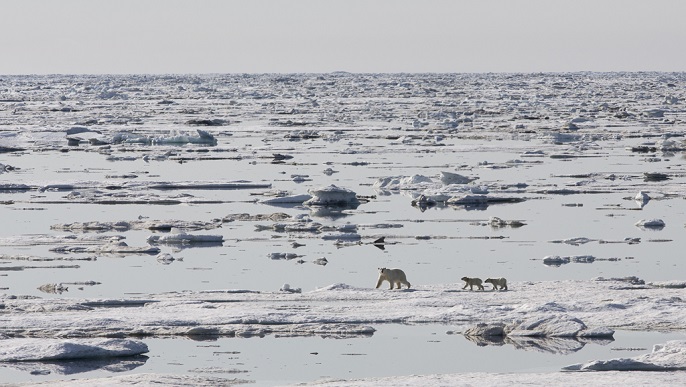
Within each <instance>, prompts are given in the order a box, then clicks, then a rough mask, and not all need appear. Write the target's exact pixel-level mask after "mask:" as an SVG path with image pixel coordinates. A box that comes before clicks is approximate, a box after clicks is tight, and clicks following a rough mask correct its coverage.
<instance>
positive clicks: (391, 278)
mask: <svg viewBox="0 0 686 387" xmlns="http://www.w3.org/2000/svg"><path fill="white" fill-rule="evenodd" d="M384 281H388V282H389V283H390V284H391V289H393V285H397V286H398V289H400V284H405V285H407V288H408V289H409V288H410V283H409V282H407V277H405V272H404V271H402V270H400V269H386V268H385V267H380V268H379V280H378V281H376V288H377V289H378V288H379V286H381V283H382V282H384Z"/></svg>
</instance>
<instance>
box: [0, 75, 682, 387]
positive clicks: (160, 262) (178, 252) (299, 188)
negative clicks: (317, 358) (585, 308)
mask: <svg viewBox="0 0 686 387" xmlns="http://www.w3.org/2000/svg"><path fill="white" fill-rule="evenodd" d="M685 129H686V75H685V74H683V73H543V74H348V73H334V74H263V75H245V74H244V75H239V74H237V75H219V74H216V75H155V76H153V75H148V76H142V75H141V76H138V75H130V76H123V75H122V76H104V75H102V76H87V75H83V76H79V75H52V76H28V75H27V76H0V295H2V297H3V298H2V300H32V299H34V298H35V299H38V300H39V301H37V302H38V303H40V302H42V301H41V300H46V302H49V301H50V300H55V301H61V300H68V299H79V300H80V299H83V300H116V299H123V300H130V299H134V298H135V299H138V298H140V299H146V298H148V297H153V298H154V296H151V295H157V294H163V293H167V292H191V293H192V294H197V292H202V291H212V290H220V291H223V290H241V291H255V292H265V293H268V292H277V293H278V294H282V293H289V292H296V294H297V292H298V291H301V292H303V293H307V292H311V291H314V290H317V289H322V288H326V287H329V286H331V285H332V284H345V285H346V286H350V287H352V288H354V289H365V288H373V287H374V286H375V285H376V280H377V275H378V268H381V267H387V268H401V269H402V270H404V271H405V273H406V274H407V279H408V281H409V282H411V283H412V287H413V288H417V287H420V288H421V287H422V286H427V287H432V286H438V287H440V288H442V289H443V288H445V289H449V290H450V291H462V287H463V285H464V283H463V281H461V280H460V278H462V277H464V276H467V277H479V278H481V279H486V278H488V277H505V278H507V280H508V281H509V282H510V283H527V282H528V281H531V282H535V283H537V282H545V281H566V280H580V281H592V280H595V279H597V278H598V277H603V278H624V279H626V278H628V277H632V276H635V277H637V278H638V279H640V280H641V281H643V282H644V283H646V284H649V285H650V284H651V283H661V282H665V281H684V280H685V279H684V273H686V270H685V269H684V260H683V257H682V255H683V254H682V252H683V251H685V250H686V242H685V240H684V238H683V234H684V232H685V230H684V226H685V225H686V221H685V220H684V219H686V216H685V215H686V214H685V212H686V206H685V205H684V203H685V202H684V199H685V197H686V188H685V187H686V185H685V184H684V183H686V163H685V162H684V152H685V151H686V143H684V133H685ZM382 286H383V287H387V286H388V283H384V284H383V285H382ZM490 286H491V285H490V284H489V285H487V288H489V289H488V290H490ZM379 292H381V290H379ZM8 302H9V301H8ZM12 302H15V301H12ZM17 302H18V301H17ZM75 302H76V301H75ZM8 305H9V304H8ZM546 305H547V304H546ZM8 308H9V307H8ZM546 310H547V309H546ZM671 328H675V327H671ZM671 328H670V329H671ZM107 329H109V328H105V330H107ZM0 334H1V332H0ZM376 336H377V338H378V336H379V335H376ZM377 338H375V339H374V340H377ZM452 338H455V337H452ZM460 339H462V338H461V337H460ZM251 340H252V339H251ZM379 340H380V339H379ZM152 347H153V346H152V345H151V348H152ZM199 351H201V350H199ZM601 356H605V355H601ZM579 361H582V360H581V359H579ZM571 363H573V362H571ZM566 364H570V362H567V361H565V365H566ZM535 368H536V367H534V366H532V367H528V368H527V369H531V370H533V371H532V372H538V371H539V370H538V369H535ZM424 371H425V372H427V373H429V372H439V373H440V372H447V371H442V370H429V369H425V370H424ZM513 371H514V372H518V371H517V370H513ZM548 371H549V370H547V369H546V370H544V372H548ZM155 372H157V371H155ZM173 372H176V371H173ZM413 372H414V371H413ZM417 372H420V371H417ZM455 372H463V371H461V370H456V371H455ZM485 372H490V371H489V370H485ZM360 376H363V375H361V374H360ZM364 376H365V377H366V376H369V377H383V376H384V375H383V374H364ZM238 377H240V375H239V376H238ZM260 377H261V376H260ZM337 377H345V376H344V375H339V376H337ZM351 377H356V375H351ZM309 380H313V379H309Z"/></svg>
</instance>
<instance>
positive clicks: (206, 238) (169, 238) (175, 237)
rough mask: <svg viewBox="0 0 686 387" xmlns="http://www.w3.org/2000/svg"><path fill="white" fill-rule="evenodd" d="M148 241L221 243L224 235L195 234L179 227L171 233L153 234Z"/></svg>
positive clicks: (158, 242) (163, 242)
mask: <svg viewBox="0 0 686 387" xmlns="http://www.w3.org/2000/svg"><path fill="white" fill-rule="evenodd" d="M147 242H148V243H150V244H192V243H208V244H210V243H211V244H215V243H216V244H221V243H223V242H224V237H223V236H222V235H193V234H188V233H186V232H183V231H181V230H179V229H177V228H172V232H171V233H170V234H167V235H151V236H149V237H148V239H147Z"/></svg>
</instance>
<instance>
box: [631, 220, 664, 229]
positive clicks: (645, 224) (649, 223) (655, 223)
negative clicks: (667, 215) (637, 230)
mask: <svg viewBox="0 0 686 387" xmlns="http://www.w3.org/2000/svg"><path fill="white" fill-rule="evenodd" d="M634 225H635V226H637V227H641V228H650V229H655V230H660V229H663V228H665V222H664V221H663V220H662V219H650V220H646V219H641V220H639V221H638V222H636V223H635V224H634Z"/></svg>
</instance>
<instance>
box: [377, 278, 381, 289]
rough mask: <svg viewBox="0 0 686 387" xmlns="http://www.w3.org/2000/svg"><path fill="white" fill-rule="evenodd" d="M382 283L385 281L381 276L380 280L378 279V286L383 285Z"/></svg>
mask: <svg viewBox="0 0 686 387" xmlns="http://www.w3.org/2000/svg"><path fill="white" fill-rule="evenodd" d="M381 283H383V278H379V280H378V281H376V288H377V289H378V288H379V286H381Z"/></svg>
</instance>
